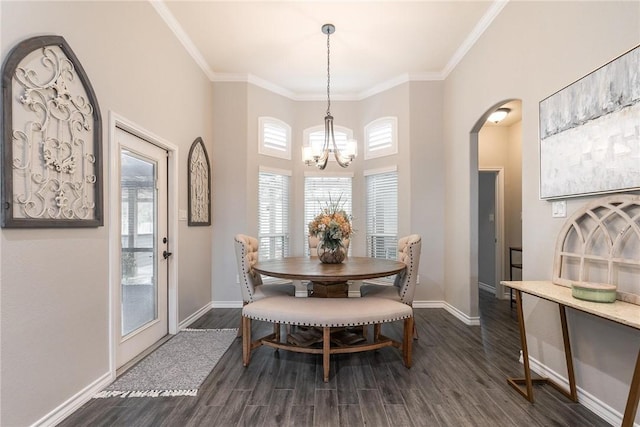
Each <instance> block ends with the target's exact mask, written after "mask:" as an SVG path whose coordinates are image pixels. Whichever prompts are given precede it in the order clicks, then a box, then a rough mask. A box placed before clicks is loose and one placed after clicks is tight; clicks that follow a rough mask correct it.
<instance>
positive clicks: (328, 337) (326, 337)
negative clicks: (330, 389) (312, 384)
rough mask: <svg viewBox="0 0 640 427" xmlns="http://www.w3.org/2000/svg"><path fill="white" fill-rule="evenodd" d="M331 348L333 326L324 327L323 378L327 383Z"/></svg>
mask: <svg viewBox="0 0 640 427" xmlns="http://www.w3.org/2000/svg"><path fill="white" fill-rule="evenodd" d="M330 349H331V328H328V327H326V326H325V327H324V328H322V371H323V375H324V377H323V380H324V382H325V383H328V382H329V366H330V362H331V360H330V357H329V356H330V353H329V350H330Z"/></svg>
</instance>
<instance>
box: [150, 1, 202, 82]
mask: <svg viewBox="0 0 640 427" xmlns="http://www.w3.org/2000/svg"><path fill="white" fill-rule="evenodd" d="M149 2H150V3H151V6H153V8H154V9H155V10H156V12H158V15H160V17H161V18H162V20H163V21H164V22H165V24H167V26H168V27H169V29H170V30H171V31H172V32H173V34H174V35H175V36H176V38H177V39H178V41H179V42H180V43H181V44H182V46H184V48H185V50H186V51H187V53H188V54H189V55H191V57H192V58H193V60H194V61H196V64H198V66H199V67H200V69H201V70H202V71H203V72H204V73H205V74H206V75H207V77H208V78H209V80H211V81H214V80H213V79H214V77H215V73H214V72H213V70H211V68H210V67H209V64H208V63H207V60H206V59H204V56H202V53H201V52H200V51H199V50H198V48H197V47H196V45H195V44H194V43H193V41H192V40H191V38H190V37H189V36H188V35H187V32H186V31H185V30H184V29H183V28H182V26H181V25H180V24H179V23H178V20H177V19H176V18H175V16H173V14H172V13H171V11H170V10H169V8H167V6H166V5H165V4H164V1H162V0H149Z"/></svg>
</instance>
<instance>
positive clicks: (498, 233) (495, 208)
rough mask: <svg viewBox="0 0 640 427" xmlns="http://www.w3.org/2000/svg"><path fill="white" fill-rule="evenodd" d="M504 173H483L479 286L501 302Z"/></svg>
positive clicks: (479, 208)
mask: <svg viewBox="0 0 640 427" xmlns="http://www.w3.org/2000/svg"><path fill="white" fill-rule="evenodd" d="M503 178H504V169H503V168H495V169H486V168H480V169H479V177H478V286H479V287H480V288H481V289H484V290H485V291H488V292H490V293H491V294H493V295H495V296H496V298H500V297H501V295H503V293H504V292H503V290H502V288H503V287H502V285H500V281H501V280H504V276H503V274H502V272H503V271H504V267H503V264H504V257H503V256H502V253H503V247H504V244H503V241H504V239H503V236H504V209H503V203H502V200H503V197H504V179H503Z"/></svg>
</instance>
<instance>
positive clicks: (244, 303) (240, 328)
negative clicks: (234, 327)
mask: <svg viewBox="0 0 640 427" xmlns="http://www.w3.org/2000/svg"><path fill="white" fill-rule="evenodd" d="M245 305H247V303H246V301H243V302H242V306H243V307H244V306H245ZM241 336H242V312H240V327H239V328H238V334H237V335H236V338H238V337H241Z"/></svg>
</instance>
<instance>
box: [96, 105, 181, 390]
mask: <svg viewBox="0 0 640 427" xmlns="http://www.w3.org/2000/svg"><path fill="white" fill-rule="evenodd" d="M116 128H120V129H122V130H125V131H127V132H129V133H131V134H133V135H136V136H137V137H139V138H141V139H144V140H145V141H148V142H150V143H152V144H155V145H157V146H158V147H161V148H163V149H165V150H167V152H168V154H169V160H168V165H167V166H168V168H167V173H168V188H167V206H168V212H167V215H168V218H167V225H168V229H169V239H170V240H169V244H168V249H167V250H169V251H170V252H173V255H172V256H171V257H169V259H168V260H167V261H168V262H169V277H168V313H167V315H168V319H167V320H168V323H169V325H168V326H169V334H176V333H177V332H178V256H179V254H178V250H177V242H178V191H177V190H178V147H177V146H176V145H174V144H172V143H170V142H169V141H167V140H165V139H163V138H160V137H158V136H156V135H154V134H153V133H152V132H149V131H148V130H146V129H144V128H143V127H141V126H139V125H137V124H135V123H133V122H131V121H129V120H127V119H125V118H124V117H123V116H120V115H119V114H117V113H115V112H113V111H109V164H110V165H111V167H109V168H108V169H109V221H108V224H109V337H110V338H109V370H110V372H111V377H112V380H113V379H115V377H116V349H117V345H118V342H119V340H120V331H119V330H118V328H117V327H116V321H117V316H119V310H120V301H115V300H114V299H115V297H116V295H117V292H116V291H115V287H119V286H120V279H121V277H120V246H121V243H122V242H121V241H120V240H121V237H120V228H119V226H118V225H119V220H118V218H120V203H121V200H120V197H121V196H120V193H119V192H118V191H116V189H117V188H120V171H119V168H116V167H115V166H116V165H119V164H120V145H119V144H118V142H117V139H116Z"/></svg>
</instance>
